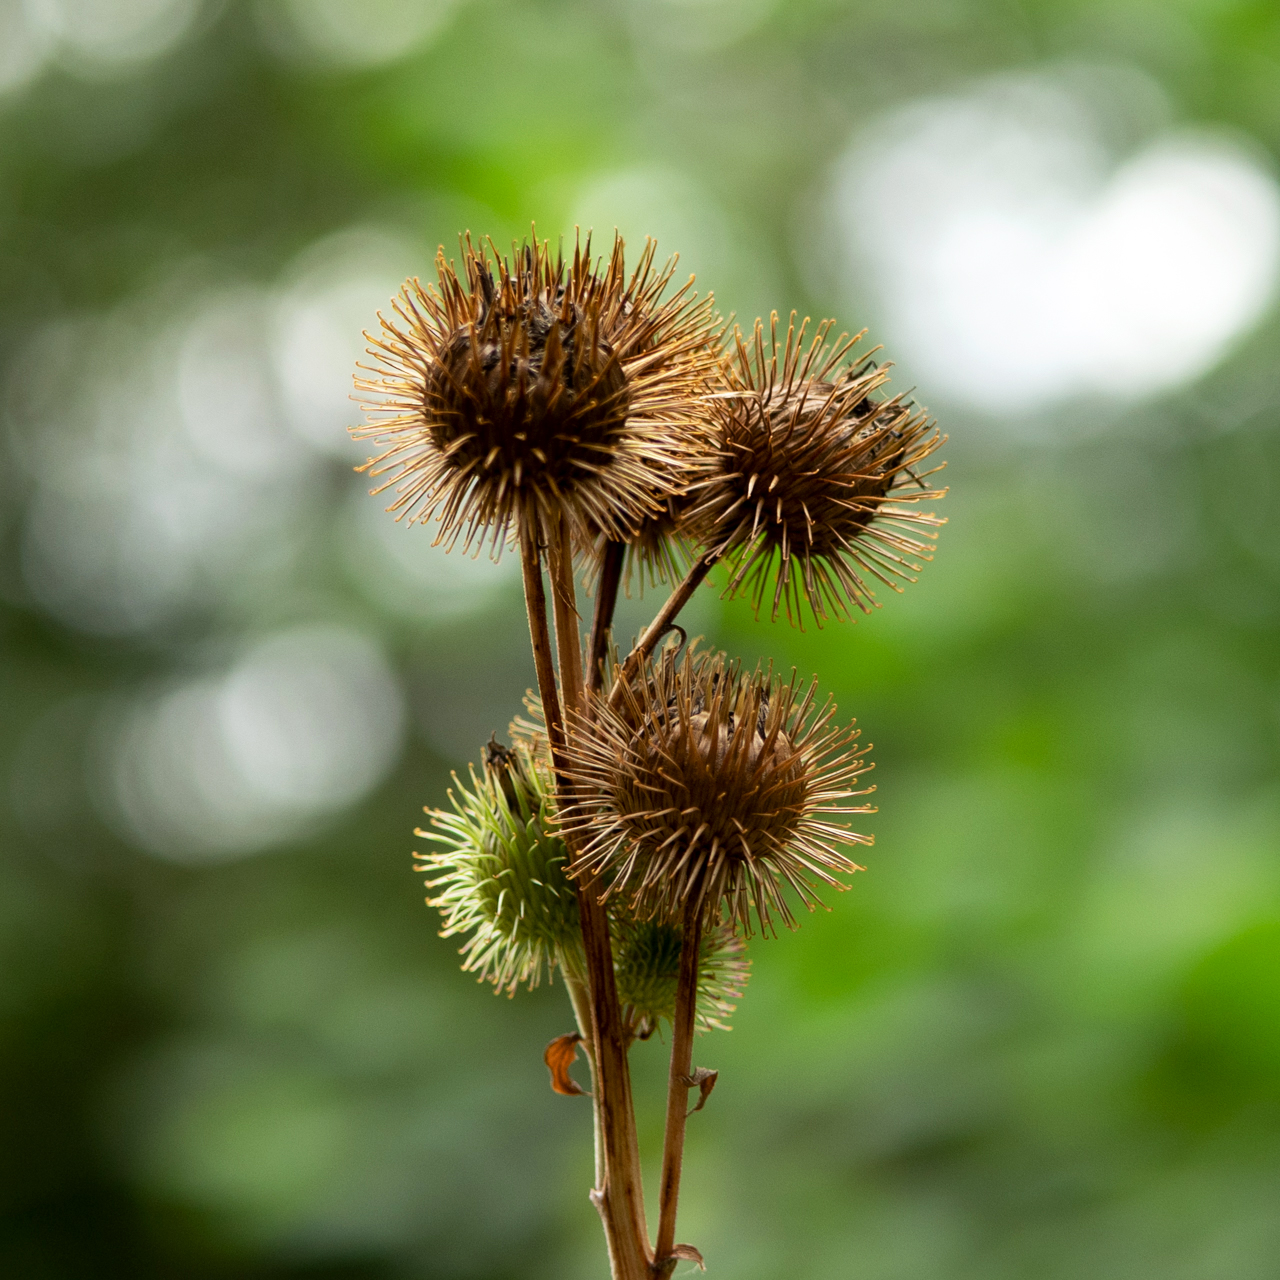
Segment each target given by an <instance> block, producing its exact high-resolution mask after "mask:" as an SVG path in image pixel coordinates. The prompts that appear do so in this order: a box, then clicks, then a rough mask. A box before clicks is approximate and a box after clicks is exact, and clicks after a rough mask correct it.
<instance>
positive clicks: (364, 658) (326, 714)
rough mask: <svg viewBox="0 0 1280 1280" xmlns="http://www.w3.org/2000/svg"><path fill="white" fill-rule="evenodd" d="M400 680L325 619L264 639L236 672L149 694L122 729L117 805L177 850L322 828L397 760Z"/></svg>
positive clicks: (114, 741) (146, 832)
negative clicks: (327, 623)
mask: <svg viewBox="0 0 1280 1280" xmlns="http://www.w3.org/2000/svg"><path fill="white" fill-rule="evenodd" d="M404 720H405V716H404V707H403V701H402V697H401V693H400V688H399V684H398V682H397V680H396V677H395V675H394V674H393V672H392V671H391V669H390V667H389V666H388V664H387V662H386V659H385V658H384V657H383V655H382V652H381V650H380V649H379V647H378V646H377V645H376V644H375V643H374V642H373V641H372V640H371V639H369V638H368V637H367V636H365V635H363V634H361V633H359V632H355V631H351V630H348V629H346V628H342V627H338V626H333V625H323V624H317V625H312V626H302V627H298V628H294V629H291V630H288V631H284V632H280V633H277V634H276V635H273V636H270V637H268V638H267V639H265V640H262V641H260V642H259V643H258V644H256V645H255V646H254V647H253V648H251V649H250V650H249V651H248V652H247V653H245V654H244V656H243V657H242V658H241V659H240V660H239V661H238V662H237V663H236V664H235V665H234V666H232V667H231V669H230V670H229V671H227V672H226V673H225V674H222V675H211V676H202V677H199V678H196V679H193V680H189V681H187V682H184V683H182V684H180V685H178V686H176V687H173V688H169V689H166V690H162V691H159V692H156V693H152V694H149V695H144V696H141V697H140V698H138V699H137V701H136V702H135V703H134V704H133V705H132V706H131V707H129V708H128V710H127V711H126V712H125V713H124V714H123V715H122V716H120V717H118V719H117V722H116V724H115V725H114V727H113V728H112V730H111V731H110V733H109V734H108V736H107V738H106V743H105V750H106V752H107V754H108V757H109V770H108V772H109V778H110V791H111V794H110V796H109V797H108V804H109V806H110V809H111V816H112V817H113V818H114V819H116V820H117V821H120V822H122V824H123V825H124V826H125V827H126V828H127V830H128V832H129V834H130V836H131V837H132V838H134V839H136V840H137V841H138V842H139V843H140V844H141V845H142V846H143V847H144V848H146V849H149V850H150V851H151V852H153V853H155V854H157V855H159V856H161V857H166V858H170V859H173V860H176V861H184V862H200V861H209V860H217V859H220V858H226V857H234V856H238V855H243V854H248V853H254V852H257V851H259V850H262V849H266V848H270V847H271V846H272V845H276V844H279V843H281V842H283V841H287V840H290V839H293V838H296V837H299V836H302V835H305V834H307V833H309V832H311V831H313V830H314V829H315V828H316V826H317V825H318V824H320V823H321V822H323V821H324V820H325V819H329V818H332V817H333V816H334V815H336V814H339V813H341V811H342V810H344V809H345V808H347V807H348V806H349V805H351V804H353V803H355V802H356V801H358V800H360V799H362V798H363V797H364V796H365V795H367V794H368V793H369V791H370V790H372V788H373V787H375V786H376V785H377V784H378V783H379V782H380V781H381V780H382V779H383V778H384V777H385V776H386V773H387V771H388V770H389V769H390V768H391V767H392V766H393V765H394V764H395V762H396V760H397V758H398V756H399V751H400V746H401V742H402V739H403V734H404Z"/></svg>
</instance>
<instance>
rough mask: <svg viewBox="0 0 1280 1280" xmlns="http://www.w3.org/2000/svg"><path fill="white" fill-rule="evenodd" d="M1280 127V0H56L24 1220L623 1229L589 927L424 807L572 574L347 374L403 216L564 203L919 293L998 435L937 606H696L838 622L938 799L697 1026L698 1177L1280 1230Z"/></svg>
mask: <svg viewBox="0 0 1280 1280" xmlns="http://www.w3.org/2000/svg"><path fill="white" fill-rule="evenodd" d="M1278 152H1280V10H1278V9H1277V8H1276V6H1275V5H1274V4H1273V3H1271V2H1270V0H1250V2H1246V0H1021V2H1018V0H894V3H882V2H880V0H865V2H862V3H841V2H840V0H798V2H786V3H784V2H781V0H519V2H516V0H506V2H503V0H255V2H243V3H241V2H237V0H227V2H226V3H216V2H213V0H0V857H2V864H0V1117H2V1119H0V1125H2V1128H0V1201H2V1202H3V1207H2V1209H0V1212H2V1214H3V1220H2V1224H0V1270H3V1272H4V1274H5V1275H8V1276H13V1277H15V1278H17V1277H21V1278H22V1280H43V1278H44V1277H50V1278H53V1277H58V1278H62V1277H67V1278H72V1277H75V1278H79V1277H99V1276H101V1277H109V1276H128V1277H143V1278H145V1277H198V1278H201V1280H231V1278H232V1277H261V1278H262V1280H322V1278H324V1280H339V1278H351V1280H355V1278H368V1280H374V1278H378V1280H381V1278H382V1277H414V1278H417V1277H421V1278H423V1280H428V1278H430V1280H434V1278H441V1280H444V1278H449V1280H452V1278H454V1277H458V1278H464V1277H465V1278H468V1280H505V1278H511V1280H515V1278H516V1277H520V1278H522V1280H523V1278H529V1280H539V1278H541V1277H547V1278H550V1277H553V1276H554V1277H557V1280H562V1278H563V1277H575V1278H577V1277H580V1278H582V1280H587V1278H588V1277H599V1276H602V1275H603V1274H604V1270H605V1265H604V1253H603V1243H602V1238H601V1233H600V1229H599V1225H598V1221H597V1219H596V1215H595V1213H594V1212H593V1211H592V1209H591V1207H590V1205H589V1204H588V1202H587V1198H586V1192H587V1188H588V1185H589V1181H590V1176H591V1173H590V1169H591V1154H590V1117H589V1107H588V1106H587V1104H586V1103H584V1102H582V1101H581V1100H579V1099H567V1098H562V1097H556V1096H554V1095H553V1094H552V1093H551V1092H550V1090H549V1088H548V1085H547V1077H546V1072H545V1069H544V1068H543V1066H542V1063H541V1060H540V1058H541V1053H542V1049H543V1047H544V1045H545V1044H546V1042H547V1041H548V1040H549V1039H550V1038H551V1037H552V1036H554V1035H557V1034H559V1033H561V1032H563V1031H565V1030H568V1029H569V1027H570V1025H571V1021H570V1015H569V1010H568V1006H567V1002H566V1001H565V998H564V994H563V992H562V991H561V990H560V988H559V987H558V986H556V987H553V988H551V989H547V988H543V989H541V990H539V991H536V992H534V993H532V994H527V993H521V994H520V995H519V996H518V997H517V998H516V999H514V1000H513V1001H511V1002H508V1001H507V1000H505V999H500V998H495V997H494V996H493V995H492V994H490V992H489V990H488V989H481V988H477V987H476V986H475V984H474V982H473V981H472V980H471V979H470V977H469V976H467V975H464V974H462V973H461V972H459V970H458V961H457V956H456V945H457V944H456V942H454V941H442V940H441V939H439V938H438V937H437V936H436V930H437V928H438V922H437V920H436V918H435V915H434V913H433V912H430V911H428V910H427V909H426V908H425V907H424V906H423V903H422V898H423V889H422V887H421V884H420V883H419V878H417V877H415V876H414V875H413V874H412V872H411V869H410V858H409V855H410V851H411V849H412V848H413V847H414V845H415V843H417V844H419V845H420V843H421V842H418V841H415V839H414V837H413V835H412V829H413V827H414V826H415V824H416V823H418V822H420V821H421V820H422V819H421V812H420V811H421V808H422V806H423V805H428V804H441V803H443V802H444V799H445V792H446V788H447V786H448V777H449V773H450V771H451V770H453V769H463V768H465V766H466V764H467V762H468V761H469V760H475V759H476V758H477V755H478V748H479V746H480V744H481V743H482V742H483V741H484V739H485V738H487V736H488V735H489V733H490V732H491V731H493V730H495V729H496V730H498V731H500V732H501V731H502V730H503V729H504V727H505V725H506V723H507V721H508V720H509V719H510V717H511V716H512V715H513V714H514V713H516V712H518V711H519V710H520V698H521V695H522V693H523V691H524V690H525V688H526V687H528V686H529V685H530V684H532V683H533V672H532V666H531V663H530V661H529V659H528V657H527V632H526V628H525V623H524V620H523V615H522V608H521V602H520V593H519V574H518V571H517V568H516V565H515V562H514V560H513V559H512V558H510V557H508V558H505V559H503V561H502V562H501V563H500V564H498V565H493V564H491V563H488V562H486V561H484V560H481V561H478V562H472V561H468V560H465V559H462V558H461V557H460V556H456V555H455V556H453V557H444V556H443V555H441V554H440V553H439V552H437V551H433V550H432V548H431V546H430V542H431V537H430V535H429V533H428V531H426V530H424V529H416V528H415V529H405V528H403V527H401V526H398V525H396V524H395V523H394V522H393V521H392V520H391V518H390V517H388V516H386V515H385V514H384V513H383V511H382V507H383V505H384V504H383V503H382V502H380V501H378V500H375V499H371V498H369V497H367V496H366V489H367V483H366V482H365V481H364V480H362V478H361V477H359V476H356V475H355V474H353V472H352V464H353V463H354V462H358V461H360V460H361V458H362V457H363V454H362V453H361V452H360V451H359V450H356V449H355V448H353V446H352V445H351V444H350V443H349V441H348V439H347V436H346V432H345V427H346V426H347V424H349V423H351V422H353V421H354V420H355V418H356V410H355V407H354V406H353V405H352V404H351V402H350V401H349V399H348V394H349V391H350V377H351V373H352V369H353V366H354V362H355V360H356V359H357V358H358V356H359V354H360V351H361V349H362V346H363V343H362V340H361V338H360V331H361V330H362V329H363V328H366V327H369V326H371V325H373V324H374V323H375V314H376V311H377V309H378V308H379V307H385V305H386V302H387V300H388V298H389V297H390V295H391V294H392V292H393V291H394V290H395V288H396V287H397V286H398V284H399V283H400V281H401V280H403V279H404V278H405V277H406V276H407V275H410V274H421V275H422V276H423V277H424V278H425V277H429V276H430V274H431V264H432V261H433V257H434V253H435V249H436V246H437V245H438V244H440V243H444V244H445V245H446V246H455V245H456V243H457V235H458V233H459V232H461V231H464V230H468V229H469V230H471V231H472V232H475V233H477V234H487V235H491V236H493V238H494V239H495V240H496V241H497V242H498V243H499V244H500V245H505V244H508V243H509V242H510V240H511V238H512V237H513V236H518V235H520V234H522V233H524V232H525V231H527V228H528V226H529V223H530V221H531V220H533V219H536V220H537V224H538V228H539V231H540V232H541V233H544V234H548V235H550V236H551V237H552V238H553V239H554V238H555V237H557V236H559V235H561V234H565V235H567V236H570V237H571V236H572V234H573V228H574V226H575V225H582V226H583V227H588V226H593V227H595V228H596V229H597V231H598V232H603V233H604V234H605V236H606V238H607V237H608V236H610V235H611V233H612V229H613V227H614V226H615V225H617V226H618V227H620V228H621V229H622V231H623V233H624V235H626V236H627V237H628V239H629V241H630V243H631V244H632V245H633V246H634V247H635V248H638V247H639V244H640V243H641V241H642V238H643V237H644V236H645V235H646V234H649V235H654V236H656V237H657V238H658V241H659V248H660V250H661V251H662V252H663V253H668V252H675V251H678V252H679V253H680V254H681V269H682V271H683V270H684V269H685V268H687V269H688V270H691V271H695V272H696V273H697V274H698V277H699V281H700V285H699V287H700V288H709V289H712V290H714V291H715V294H716V297H717V300H718V301H719V303H720V304H721V305H722V306H723V307H724V308H725V309H726V310H732V311H734V312H736V313H737V314H738V315H739V317H741V318H742V319H744V320H745V321H748V322H749V321H750V320H752V319H753V318H754V317H755V316H756V315H757V314H761V313H763V314H766V315H767V313H768V311H769V309H770V308H777V309H778V310H779V311H781V312H782V313H783V315H784V316H785V314H786V313H787V312H788V311H790V310H791V309H793V308H794V309H797V310H798V311H800V313H801V314H812V315H814V316H815V317H816V316H826V315H834V316H837V317H838V318H839V320H840V323H841V325H842V326H844V327H847V328H848V329H850V330H852V331H856V330H858V329H861V328H863V327H864V326H865V327H867V328H868V329H869V335H868V338H867V339H866V340H865V341H866V343H867V344H868V345H870V344H874V343H880V342H883V343H884V345H885V350H886V354H887V355H888V356H889V357H890V358H891V359H893V360H894V361H896V362H897V368H896V371H895V380H896V381H895V385H896V386H906V387H915V388H917V392H916V394H917V396H918V398H919V399H920V401H921V402H923V403H925V404H927V405H928V406H929V407H930V408H931V409H932V410H933V411H934V412H935V413H936V415H937V417H938V420H939V422H940V424H941V426H942V428H943V429H944V430H945V431H947V432H948V433H949V434H950V436H951V441H950V444H949V445H948V446H947V449H946V451H945V456H946V457H947V458H948V459H949V462H950V467H949V469H948V472H947V473H946V478H947V480H948V481H949V483H950V484H951V485H952V492H951V495H950V496H949V497H948V498H947V499H946V501H945V503H944V504H943V505H942V508H941V513H943V514H945V515H946V516H947V517H948V518H949V521H950V523H949V524H948V526H947V527H946V528H945V530H944V531H943V535H942V538H941V541H940V544H939V552H938V555H937V557H936V559H935V561H934V562H933V563H932V564H931V565H929V566H928V567H927V568H926V571H925V573H924V574H923V575H922V578H921V580H920V582H919V584H918V585H916V586H913V587H910V588H909V589H908V590H907V591H906V593H905V594H904V595H902V596H901V597H896V596H893V595H892V594H891V593H886V594H887V595H888V598H887V599H885V600H884V601H883V603H884V608H883V609H882V610H879V611H877V612H876V614H875V615H874V616H872V617H870V618H867V619H864V620H860V621H859V622H858V623H857V624H856V625H831V626H829V627H828V628H826V629H825V630H822V631H813V630H810V631H808V632H805V633H801V632H799V631H795V630H791V629H789V628H788V627H787V626H786V625H785V624H780V625H775V626H770V625H768V624H767V623H765V622H756V621H755V620H754V619H753V618H752V615H751V611H750V609H749V608H748V607H746V606H745V605H742V604H724V603H722V602H720V601H719V599H718V596H717V594H716V592H714V591H709V590H706V591H704V592H703V593H702V594H701V596H700V597H699V599H698V600H697V601H696V602H695V605H694V606H693V608H692V609H691V611H690V615H689V616H690V617H691V619H692V623H691V629H692V630H694V631H700V632H703V633H704V634H706V635H707V636H708V638H709V639H710V640H711V641H712V642H714V643H716V644H719V645H722V646H724V647H725V648H727V649H729V650H730V651H731V652H733V653H736V654H740V655H741V656H743V657H744V658H746V659H747V660H748V661H752V662H753V661H754V660H755V659H756V658H758V657H772V658H774V659H775V660H776V661H777V662H778V663H780V664H782V665H783V666H785V667H790V666H791V665H793V664H794V665H796V666H798V667H799V668H800V669H801V672H802V674H808V673H809V672H812V671H817V672H819V673H821V676H822V679H823V682H824V686H825V687H826V688H828V689H830V690H831V691H833V692H834V694H835V695H836V697H837V698H838V700H839V703H840V706H841V711H842V713H843V714H846V715H850V716H856V717H857V718H858V720H859V723H860V724H861V726H862V727H863V730H864V735H865V739H866V740H869V741H871V742H873V743H874V744H875V752H874V758H875V760H876V761H877V769H876V774H875V780H876V781H877V782H878V784H879V792H878V795H877V797H876V798H877V800H878V801H879V804H880V807H881V811H880V813H879V814H877V815H876V816H875V817H874V818H873V819H867V820H866V823H867V825H869V826H870V828H871V829H872V830H874V832H875V835H876V845H875V847H874V849H870V850H867V851H865V856H864V857H862V859H861V860H862V861H864V862H866V863H867V866H868V870H867V872H866V874H864V875H860V876H858V877H857V879H856V883H855V884H854V886H853V890H852V892H849V893H847V894H844V895H841V897H840V898H839V900H838V901H837V902H836V903H835V904H834V910H833V911H832V912H830V913H829V914H819V915H817V916H815V917H813V918H811V919H807V920H806V921H805V924H804V927H803V928H802V929H801V930H800V932H799V933H798V934H796V935H795V936H784V937H783V938H781V939H780V940H778V941H776V942H774V941H770V942H757V943H756V944H754V945H753V947H752V956H753V959H754V972H753V977H752V981H751V984H750V986H749V988H748V990H747V994H746V997H745V999H744V1000H743V1002H742V1004H741V1006H740V1008H739V1010H738V1013H737V1015H736V1018H735V1029H734V1031H733V1032H732V1033H731V1034H722V1033H720V1034H716V1035H714V1036H712V1037H709V1038H707V1039H705V1040H703V1041H701V1042H700V1043H699V1045H698V1047H697V1061H698V1062H700V1063H702V1064H704V1065H710V1066H714V1067H718V1068H719V1069H720V1073H721V1074H720V1085H719V1088H718V1089H717V1090H716V1093H715V1096H714V1098H713V1099H712V1102H711V1105H710V1106H709V1107H708V1109H707V1110H706V1111H705V1112H704V1113H702V1114H700V1115H699V1116H698V1117H697V1119H696V1121H695V1122H694V1123H693V1125H692V1126H691V1131H690V1145H689V1154H688V1163H687V1169H688V1173H687V1177H686V1188H687V1189H686V1192H685V1196H684V1201H683V1204H682V1220H681V1227H680V1232H679V1237H680V1238H681V1239H685V1240H690V1241H693V1242H694V1243H695V1244H697V1245H698V1246H699V1247H700V1248H701V1249H702V1251H703V1252H704V1254H705V1255H706V1257H707V1259H708V1265H709V1273H710V1274H711V1275H713V1276H723V1277H726V1278H728V1277H732V1278H733V1280H765V1278H770V1280H772V1278H774V1277H778V1276H787V1277H797V1278H803V1280H809V1278H812V1280H845V1278H846V1277H850V1278H857V1280H959V1278H961V1277H964V1278H966V1280H1005V1278H1008V1280H1014V1278H1015V1277H1035V1278H1036V1280H1056V1278H1061V1280H1078V1278H1079V1277H1089V1278H1090V1280H1111V1278H1113V1277H1114V1278H1116V1280H1119V1278H1120V1277H1124V1278H1125V1280H1139V1278H1141V1277H1152V1278H1155V1277H1159V1278H1160V1280H1221V1278H1223V1277H1231V1278H1232V1280H1249V1278H1251V1277H1263V1276H1267V1277H1271V1276H1274V1275H1275V1274H1276V1259H1277V1258H1278V1257H1280V1213H1277V1210H1276V1206H1277V1203H1278V1202H1280V862H1278V855H1280V789H1278V786H1277V768H1276V765H1277V754H1278V752H1280V593H1278V591H1277V586H1278V584H1280V540H1278V539H1277V536H1276V531H1275V528H1274V525H1275V521H1276V516H1277V513H1278V511H1280V360H1278V359H1277V357H1278V356H1280V320H1278V319H1277V314H1276V307H1275V301H1276V285H1277V275H1278V270H1280V188H1278V187H1277V181H1276V169H1277V156H1278ZM653 604H654V601H653V599H652V594H651V596H650V598H649V600H648V601H640V600H635V601H632V602H631V603H629V604H626V605H625V606H624V608H623V611H622V618H621V622H620V628H621V630H622V631H623V632H634V631H635V630H636V629H637V627H638V626H639V624H640V623H641V622H642V621H643V618H644V615H645V610H646V608H648V609H651V608H652V607H653ZM665 1052H666V1050H665V1048H664V1046H663V1045H661V1044H659V1043H658V1042H657V1041H656V1040H655V1041H653V1042H651V1043H649V1044H646V1045H641V1046H639V1047H638V1048H637V1050H636V1053H635V1070H636V1073H637V1084H636V1088H637V1097H638V1104H639V1106H640V1109H641V1127H642V1140H643V1142H644V1143H645V1144H646V1151H647V1153H648V1155H649V1156H650V1158H651V1166H652V1158H653V1157H654V1156H656V1154H657V1152H658V1150H659V1147H660V1141H661V1136H660V1120H661V1114H662V1076H663V1072H664V1061H663V1059H664V1056H665ZM650 1172H651V1173H652V1167H651V1170H650ZM688 1269H690V1268H689V1267H683V1268H682V1270H688Z"/></svg>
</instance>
